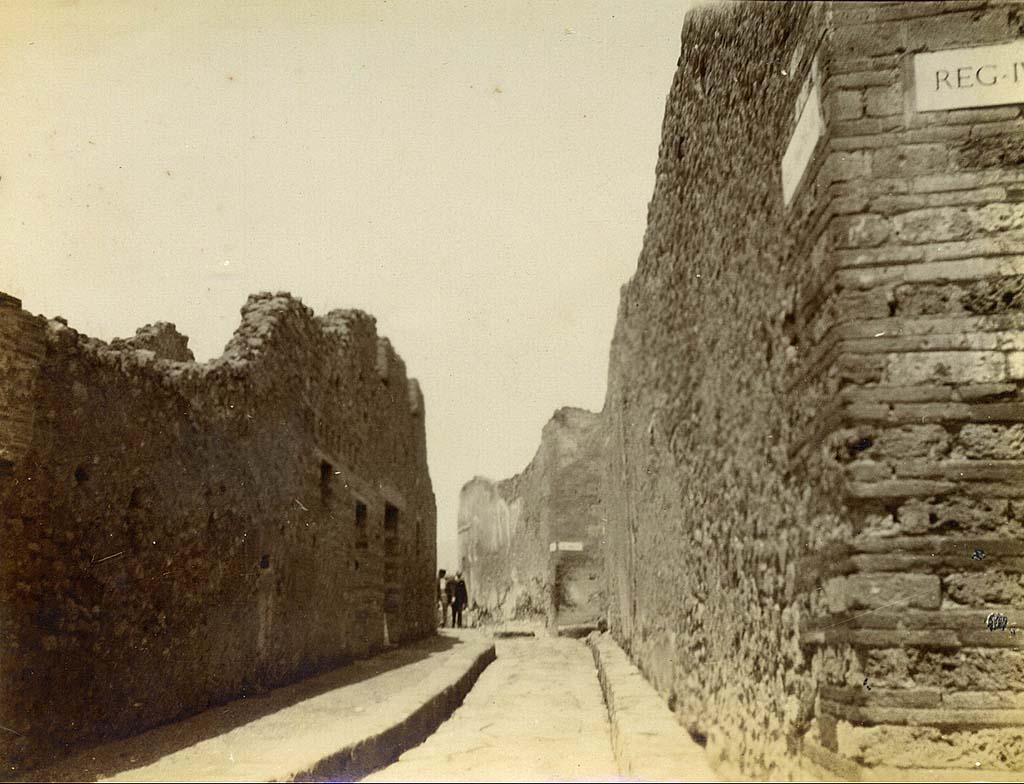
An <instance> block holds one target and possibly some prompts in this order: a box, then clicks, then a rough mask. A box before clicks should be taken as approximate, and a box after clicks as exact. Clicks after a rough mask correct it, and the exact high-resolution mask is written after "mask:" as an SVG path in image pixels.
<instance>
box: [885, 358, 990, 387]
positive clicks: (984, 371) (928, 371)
mask: <svg viewBox="0 0 1024 784" xmlns="http://www.w3.org/2000/svg"><path fill="white" fill-rule="evenodd" d="M884 379H885V381H886V383H889V384H894V385H898V386H904V385H911V384H929V383H940V384H942V383H945V384H952V383H955V384H963V383H993V382H1002V381H1006V380H1007V369H1006V356H1005V355H1004V354H1003V353H1002V352H999V351H922V352H915V353H906V354H891V355H889V357H888V361H887V363H886V370H885V375H884Z"/></svg>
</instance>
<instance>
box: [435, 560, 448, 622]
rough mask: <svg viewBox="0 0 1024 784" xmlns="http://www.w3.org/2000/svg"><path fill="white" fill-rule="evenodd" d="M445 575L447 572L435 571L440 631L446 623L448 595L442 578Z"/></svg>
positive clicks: (442, 570)
mask: <svg viewBox="0 0 1024 784" xmlns="http://www.w3.org/2000/svg"><path fill="white" fill-rule="evenodd" d="M446 574H447V572H446V571H445V570H444V569H438V570H437V609H438V612H439V613H440V615H441V617H440V619H439V620H440V626H441V628H442V629H443V628H444V627H445V625H446V624H447V623H448V604H449V599H448V593H447V591H446V590H445V588H446V580H445V579H444V576H445V575H446Z"/></svg>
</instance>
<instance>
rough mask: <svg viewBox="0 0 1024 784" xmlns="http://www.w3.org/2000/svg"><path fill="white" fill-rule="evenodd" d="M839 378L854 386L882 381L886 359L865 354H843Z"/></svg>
mask: <svg viewBox="0 0 1024 784" xmlns="http://www.w3.org/2000/svg"><path fill="white" fill-rule="evenodd" d="M838 365H839V378H840V379H841V380H843V381H851V382H853V383H854V384H868V383H870V382H872V381H880V380H881V379H882V374H883V373H884V372H885V370H886V366H887V362H886V358H885V357H881V356H874V355H864V354H843V355H842V356H840V357H839V361H838Z"/></svg>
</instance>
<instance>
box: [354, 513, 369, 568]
mask: <svg viewBox="0 0 1024 784" xmlns="http://www.w3.org/2000/svg"><path fill="white" fill-rule="evenodd" d="M367 545H368V539H367V536H366V504H364V503H363V502H362V501H356V547H366V546H367ZM357 568H358V567H357Z"/></svg>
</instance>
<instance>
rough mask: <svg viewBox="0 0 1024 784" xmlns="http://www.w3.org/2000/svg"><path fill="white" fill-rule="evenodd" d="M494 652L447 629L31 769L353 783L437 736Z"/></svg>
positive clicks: (57, 777)
mask: <svg viewBox="0 0 1024 784" xmlns="http://www.w3.org/2000/svg"><path fill="white" fill-rule="evenodd" d="M494 656H495V653H494V643H493V641H492V640H491V639H489V638H487V637H483V636H482V635H480V634H473V633H471V632H470V633H467V632H464V631H463V630H458V631H454V630H444V631H442V632H440V633H439V634H438V636H437V637H433V638H430V639H427V640H423V641H420V642H416V643H412V644H410V645H406V646H402V647H401V648H398V649H395V650H392V651H388V652H387V653H383V654H380V655H378V656H374V657H373V658H371V659H366V660H363V661H359V662H356V663H354V664H351V665H348V666H346V667H342V668H339V669H337V670H334V671H331V672H328V673H325V674H323V675H318V676H315V677H312V678H308V679H306V680H304V681H301V682H299V683H296V684H293V685H291V686H285V687H281V688H279V689H274V690H273V691H269V692H267V693H265V694H262V695H259V696H253V697H248V698H244V699H241V700H236V701H235V702H232V703H228V704H227V705H221V706H219V707H214V708H210V709H208V710H206V711H203V712H202V713H199V714H197V715H195V716H192V717H190V718H187V719H184V720H182V721H179V722H176V723H174V724H169V725H165V726H163V727H158V728H156V729H153V730H150V731H148V732H145V733H143V734H141V735H137V736H134V737H132V738H128V739H126V740H121V741H115V742H112V743H107V744H104V745H102V746H98V747H95V748H92V749H89V750H88V751H85V752H82V753H80V754H78V755H76V756H74V757H72V758H70V759H68V760H66V761H64V762H62V763H60V764H59V765H57V766H54V767H51V768H46V769H37V770H34V771H30V772H29V773H28V774H27V775H29V776H30V777H31V779H32V780H35V781H117V782H122V781H123V782H128V781H293V780H301V781H327V780H332V781H338V780H349V781H350V780H353V779H356V778H359V777H360V776H363V775H365V774H366V773H368V772H370V771H372V770H375V769H377V768H379V767H381V766H383V765H386V764H388V763H389V762H391V761H393V760H395V759H397V757H398V756H399V755H400V754H401V753H402V752H403V751H405V750H406V749H408V748H411V747H412V746H415V745H416V744H418V743H420V742H421V741H422V740H423V739H424V738H426V737H427V736H428V735H429V734H430V733H431V732H433V731H434V730H435V729H436V728H437V726H438V725H439V724H440V723H441V722H442V721H444V720H445V719H446V718H448V716H449V715H451V713H452V711H453V710H455V708H456V707H458V705H459V703H461V702H462V699H463V698H464V697H465V696H466V694H467V692H468V691H469V690H470V689H471V688H472V687H473V684H474V683H475V682H476V679H477V677H478V676H479V675H480V673H481V672H482V671H483V670H484V668H486V667H487V665H488V664H490V663H491V662H492V661H493V660H494Z"/></svg>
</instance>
